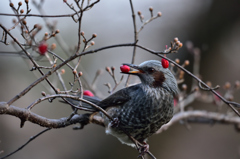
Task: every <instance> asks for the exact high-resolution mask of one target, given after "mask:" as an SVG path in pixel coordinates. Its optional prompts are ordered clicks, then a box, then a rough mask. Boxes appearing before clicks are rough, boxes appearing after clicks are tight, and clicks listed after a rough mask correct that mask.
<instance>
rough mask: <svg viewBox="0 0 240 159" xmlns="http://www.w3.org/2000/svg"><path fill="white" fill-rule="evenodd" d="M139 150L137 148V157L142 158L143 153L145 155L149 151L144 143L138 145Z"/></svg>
mask: <svg viewBox="0 0 240 159" xmlns="http://www.w3.org/2000/svg"><path fill="white" fill-rule="evenodd" d="M139 146H140V148H139V153H140V154H139V156H138V158H139V157H142V156H144V154H145V153H147V152H148V151H149V145H148V144H147V143H146V142H143V145H139Z"/></svg>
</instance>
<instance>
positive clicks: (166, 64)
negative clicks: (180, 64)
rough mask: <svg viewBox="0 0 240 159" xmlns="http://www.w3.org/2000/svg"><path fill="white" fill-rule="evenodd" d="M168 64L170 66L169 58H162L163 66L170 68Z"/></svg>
mask: <svg viewBox="0 0 240 159" xmlns="http://www.w3.org/2000/svg"><path fill="white" fill-rule="evenodd" d="M168 66H169V62H168V60H166V59H164V58H162V67H163V68H168Z"/></svg>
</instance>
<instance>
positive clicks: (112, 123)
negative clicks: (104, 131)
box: [111, 118, 120, 128]
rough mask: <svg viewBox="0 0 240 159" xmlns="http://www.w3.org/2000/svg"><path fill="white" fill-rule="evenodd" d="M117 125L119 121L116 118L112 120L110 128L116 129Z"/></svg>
mask: <svg viewBox="0 0 240 159" xmlns="http://www.w3.org/2000/svg"><path fill="white" fill-rule="evenodd" d="M119 123H120V121H119V120H118V118H114V119H113V120H112V121H111V127H113V128H116V127H118V125H119Z"/></svg>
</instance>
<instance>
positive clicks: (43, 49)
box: [38, 41, 48, 55]
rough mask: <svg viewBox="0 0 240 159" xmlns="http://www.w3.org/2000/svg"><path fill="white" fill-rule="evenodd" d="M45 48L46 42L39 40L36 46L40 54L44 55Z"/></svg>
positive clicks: (46, 46)
mask: <svg viewBox="0 0 240 159" xmlns="http://www.w3.org/2000/svg"><path fill="white" fill-rule="evenodd" d="M47 48H48V44H47V43H46V42H45V41H43V42H41V43H40V44H39V46H38V50H39V52H40V55H45V53H46V52H47Z"/></svg>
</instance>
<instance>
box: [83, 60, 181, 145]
mask: <svg viewBox="0 0 240 159" xmlns="http://www.w3.org/2000/svg"><path fill="white" fill-rule="evenodd" d="M125 65H128V66H129V67H132V68H134V69H136V70H137V71H130V72H128V73H127V74H131V75H137V76H138V77H139V78H140V80H141V83H140V84H137V85H133V86H130V87H127V88H123V89H121V90H119V91H117V92H115V93H114V94H112V95H110V96H109V97H107V98H105V99H104V100H102V101H98V100H91V102H94V103H95V104H97V105H98V106H100V107H102V108H103V109H105V110H106V111H107V112H108V114H109V115H110V116H111V117H113V118H117V119H118V121H119V125H118V126H116V127H113V126H112V122H111V121H110V120H109V119H108V118H107V117H106V116H105V115H103V114H102V113H100V115H101V116H102V117H103V119H104V124H105V127H106V133H107V134H111V135H113V136H115V137H117V138H118V139H119V140H120V141H121V142H122V143H124V144H127V145H130V146H134V144H133V143H132V141H131V140H130V139H129V138H128V136H127V135H126V134H125V133H123V131H122V129H124V130H125V131H127V132H128V133H129V134H130V135H132V136H133V137H134V138H135V139H137V140H138V141H139V142H141V143H143V142H145V141H146V139H147V138H148V137H149V136H151V135H152V134H154V133H155V132H156V131H157V130H158V129H159V128H160V127H161V126H162V125H163V124H165V123H167V122H168V121H169V120H170V119H171V118H172V116H173V106H174V96H175V95H177V92H178V88H177V82H176V79H175V77H174V76H173V74H172V73H171V71H170V70H169V69H168V68H163V67H162V64H161V62H160V61H156V60H150V61H145V62H143V63H141V64H140V65H139V66H137V65H133V64H125ZM122 73H123V72H122ZM87 98H88V99H91V98H89V97H87Z"/></svg>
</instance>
